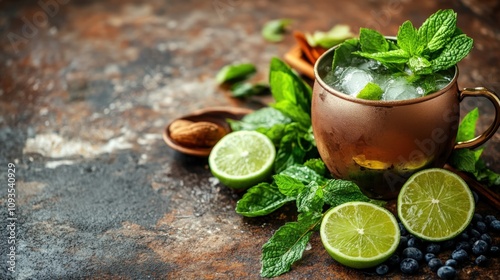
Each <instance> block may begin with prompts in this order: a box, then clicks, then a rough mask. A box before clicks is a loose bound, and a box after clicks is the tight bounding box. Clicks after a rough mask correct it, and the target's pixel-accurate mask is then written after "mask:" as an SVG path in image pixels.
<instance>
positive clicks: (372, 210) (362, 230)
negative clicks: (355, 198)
mask: <svg viewBox="0 0 500 280" xmlns="http://www.w3.org/2000/svg"><path fill="white" fill-rule="evenodd" d="M320 235H321V241H322V242H323V245H324V246H325V249H326V250H327V252H328V253H329V254H330V256H332V257H333V258H334V259H335V260H336V261H338V262H339V263H341V264H343V265H346V266H349V267H353V268H367V267H373V266H376V265H378V264H380V263H382V262H384V261H385V260H387V259H388V258H389V257H390V256H391V255H392V254H393V253H394V252H395V251H396V249H397V247H398V245H399V239H400V232H399V226H398V222H397V221H396V218H395V217H394V215H393V214H392V213H391V212H389V211H388V210H387V209H385V208H383V207H380V206H377V205H375V204H371V203H367V202H347V203H344V204H341V205H339V206H337V207H335V208H332V209H330V210H328V212H327V213H326V214H325V216H324V217H323V221H322V222H321V228H320Z"/></svg>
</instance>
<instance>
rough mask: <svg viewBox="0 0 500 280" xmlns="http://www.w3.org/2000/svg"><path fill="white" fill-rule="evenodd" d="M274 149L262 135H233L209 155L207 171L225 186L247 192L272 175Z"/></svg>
mask: <svg viewBox="0 0 500 280" xmlns="http://www.w3.org/2000/svg"><path fill="white" fill-rule="evenodd" d="M275 157H276V149H275V147H274V144H273V143H272V142H271V140H270V139H269V138H267V137H266V136H265V135H264V134H262V133H259V132H256V131H236V132H231V133H229V134H227V135H226V136H224V137H223V138H222V139H221V140H219V142H217V144H215V146H214V148H213V149H212V151H211V152H210V155H209V157H208V164H209V166H210V171H211V172H212V174H213V175H214V176H215V177H217V178H218V179H219V180H220V181H221V182H222V183H223V184H224V185H226V186H228V187H230V188H233V189H246V188H248V187H251V186H253V185H255V184H258V183H260V182H262V181H265V180H266V179H267V178H269V176H270V175H271V172H272V167H273V163H274V158H275Z"/></svg>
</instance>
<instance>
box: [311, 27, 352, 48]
mask: <svg viewBox="0 0 500 280" xmlns="http://www.w3.org/2000/svg"><path fill="white" fill-rule="evenodd" d="M305 36H306V40H307V43H308V44H309V45H310V46H311V47H316V46H320V47H322V48H325V49H329V48H331V47H333V46H335V45H338V44H340V43H342V42H343V41H345V40H346V39H349V38H352V37H354V34H352V33H351V29H350V27H349V25H343V24H337V25H335V26H334V27H332V29H330V30H329V31H327V32H322V31H315V32H314V33H313V34H310V33H306V34H305Z"/></svg>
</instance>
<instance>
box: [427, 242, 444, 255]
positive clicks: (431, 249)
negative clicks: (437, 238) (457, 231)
mask: <svg viewBox="0 0 500 280" xmlns="http://www.w3.org/2000/svg"><path fill="white" fill-rule="evenodd" d="M426 251H427V253H433V254H439V252H440V251H441V245H439V244H437V243H430V244H429V245H427V248H426Z"/></svg>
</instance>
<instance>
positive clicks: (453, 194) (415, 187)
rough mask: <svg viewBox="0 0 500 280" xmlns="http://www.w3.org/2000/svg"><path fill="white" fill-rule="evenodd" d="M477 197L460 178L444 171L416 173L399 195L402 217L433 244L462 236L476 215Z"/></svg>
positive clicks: (409, 227)
mask: <svg viewBox="0 0 500 280" xmlns="http://www.w3.org/2000/svg"><path fill="white" fill-rule="evenodd" d="M474 205H475V204H474V197H473V196H472V192H471V191H470V189H469V187H468V186H467V184H466V183H465V182H464V180H462V178H460V176H458V175H456V174H454V173H452V172H450V171H448V170H445V169H440V168H431V169H426V170H422V171H419V172H417V173H415V174H413V175H412V176H411V177H410V178H409V179H408V181H406V183H405V184H404V186H403V188H401V191H400V193H399V196H398V215H399V218H400V219H401V222H402V223H403V225H404V226H405V227H406V229H407V230H408V231H409V232H410V233H412V234H413V235H415V236H418V237H420V238H422V239H425V240H429V241H444V240H448V239H451V238H453V237H455V236H457V235H459V234H460V233H461V232H462V231H463V230H464V229H465V228H466V227H467V226H468V225H469V223H470V221H471V220H472V216H473V215H474Z"/></svg>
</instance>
